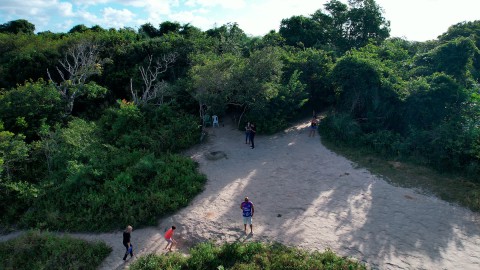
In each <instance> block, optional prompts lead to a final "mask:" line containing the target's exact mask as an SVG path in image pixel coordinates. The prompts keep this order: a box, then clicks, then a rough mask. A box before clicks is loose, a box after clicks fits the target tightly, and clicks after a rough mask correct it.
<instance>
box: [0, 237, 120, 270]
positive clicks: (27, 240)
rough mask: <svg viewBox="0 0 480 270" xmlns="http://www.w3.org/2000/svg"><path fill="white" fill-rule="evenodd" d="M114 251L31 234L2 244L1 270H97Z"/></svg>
mask: <svg viewBox="0 0 480 270" xmlns="http://www.w3.org/2000/svg"><path fill="white" fill-rule="evenodd" d="M111 251H112V249H111V248H110V247H109V246H107V245H106V244H105V243H102V242H95V243H90V242H87V241H84V240H79V239H74V238H71V237H68V236H63V237H58V236H54V235H53V234H51V233H41V232H39V231H30V232H28V233H26V234H24V235H22V236H20V237H18V238H15V239H12V240H9V241H6V242H3V243H0V269H6V270H7V269H97V268H98V266H99V265H100V263H101V262H102V261H103V260H104V259H105V258H106V257H107V256H108V255H109V254H110V252H111Z"/></svg>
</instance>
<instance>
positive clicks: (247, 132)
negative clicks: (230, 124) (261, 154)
mask: <svg viewBox="0 0 480 270" xmlns="http://www.w3.org/2000/svg"><path fill="white" fill-rule="evenodd" d="M245 144H250V122H248V123H247V125H246V126H245Z"/></svg>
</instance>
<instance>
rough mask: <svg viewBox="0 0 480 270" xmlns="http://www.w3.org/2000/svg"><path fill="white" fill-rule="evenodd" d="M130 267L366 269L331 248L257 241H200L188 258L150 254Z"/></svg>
mask: <svg viewBox="0 0 480 270" xmlns="http://www.w3.org/2000/svg"><path fill="white" fill-rule="evenodd" d="M131 269H132V270H145V269H148V270H153V269H165V270H170V269H172V270H173V269H175V270H179V269H185V270H186V269H198V270H203V269H205V270H209V269H219V270H220V269H231V270H233V269H235V270H243V269H249V270H252V269H272V270H273V269H275V270H277V269H278V270H283V269H285V270H287V269H295V270H297V269H299V270H302V269H306V270H307V269H308V270H310V269H318V270H321V269H366V267H365V265H363V264H361V263H359V262H356V261H352V260H350V259H346V258H342V257H339V256H337V255H335V253H333V252H332V251H330V250H326V251H324V252H316V251H315V252H307V251H303V250H300V249H296V248H291V247H286V246H284V245H281V244H264V243H259V242H249V243H225V244H223V245H222V246H216V245H214V244H213V243H209V242H207V243H201V244H198V245H197V246H195V247H193V248H192V249H191V250H190V256H189V257H187V258H184V257H181V255H177V254H175V253H174V254H171V255H169V256H159V255H154V254H150V255H147V256H144V257H141V258H140V259H139V260H137V261H136V262H134V263H133V264H132V265H131Z"/></svg>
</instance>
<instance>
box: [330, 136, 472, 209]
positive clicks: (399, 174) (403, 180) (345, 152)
mask: <svg viewBox="0 0 480 270" xmlns="http://www.w3.org/2000/svg"><path fill="white" fill-rule="evenodd" d="M322 143H323V144H324V145H325V146H326V147H327V148H328V149H330V150H332V151H334V152H336V153H338V154H340V155H342V156H345V157H346V158H348V159H349V160H351V161H353V162H355V163H356V164H358V166H360V167H364V168H367V169H368V170H369V171H370V172H372V173H374V174H376V175H380V176H383V177H384V179H385V180H386V181H387V182H389V183H390V184H392V185H396V186H401V187H406V188H415V189H417V190H419V191H420V192H421V193H423V194H427V195H434V196H436V197H439V198H441V199H442V200H445V201H447V202H451V203H456V204H459V205H461V206H464V207H467V208H469V209H471V210H472V211H476V212H479V211H480V185H479V184H476V183H474V182H472V181H469V179H467V178H464V177H462V176H459V175H454V174H447V173H440V172H438V171H435V170H434V169H431V168H428V167H425V166H422V165H420V164H418V163H416V162H415V161H414V160H389V159H386V158H385V157H384V156H382V155H380V154H378V153H376V152H375V151H373V150H369V149H366V148H355V147H349V146H345V145H338V144H335V143H333V142H331V141H328V140H325V139H323V138H322Z"/></svg>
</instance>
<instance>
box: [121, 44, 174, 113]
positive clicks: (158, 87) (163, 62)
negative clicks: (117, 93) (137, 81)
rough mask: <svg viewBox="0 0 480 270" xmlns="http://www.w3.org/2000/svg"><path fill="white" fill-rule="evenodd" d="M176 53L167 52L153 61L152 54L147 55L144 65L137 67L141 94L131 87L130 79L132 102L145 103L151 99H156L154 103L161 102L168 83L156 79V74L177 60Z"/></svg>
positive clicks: (159, 103) (165, 93)
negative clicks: (140, 80)
mask: <svg viewBox="0 0 480 270" xmlns="http://www.w3.org/2000/svg"><path fill="white" fill-rule="evenodd" d="M177 57H178V53H169V54H166V55H163V56H162V57H161V58H158V59H156V61H155V62H153V56H152V55H150V56H148V64H147V66H146V67H144V66H141V67H139V68H138V70H139V71H140V75H141V77H142V81H143V89H142V92H141V94H139V93H138V91H137V90H135V89H133V82H132V79H130V92H131V93H132V98H133V103H134V104H136V105H146V104H147V103H150V102H151V101H156V103H155V104H156V105H161V104H163V99H164V96H165V95H167V93H168V84H167V83H166V82H165V81H163V80H162V81H158V76H159V75H160V74H162V73H164V72H166V71H167V69H168V68H169V67H170V66H171V65H172V64H173V63H174V62H175V61H176V60H177Z"/></svg>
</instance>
